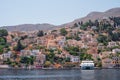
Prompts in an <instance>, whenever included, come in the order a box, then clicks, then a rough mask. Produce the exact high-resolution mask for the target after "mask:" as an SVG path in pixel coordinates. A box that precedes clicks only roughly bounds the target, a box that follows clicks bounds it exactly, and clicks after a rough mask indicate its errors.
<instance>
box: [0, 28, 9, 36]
mask: <svg viewBox="0 0 120 80" xmlns="http://www.w3.org/2000/svg"><path fill="white" fill-rule="evenodd" d="M7 35H8V31H7V30H5V29H0V37H3V36H7Z"/></svg>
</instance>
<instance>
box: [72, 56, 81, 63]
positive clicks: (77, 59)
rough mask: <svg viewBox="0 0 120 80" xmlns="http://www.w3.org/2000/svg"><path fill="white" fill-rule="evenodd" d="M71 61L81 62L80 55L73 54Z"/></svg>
mask: <svg viewBox="0 0 120 80" xmlns="http://www.w3.org/2000/svg"><path fill="white" fill-rule="evenodd" d="M70 61H71V62H80V57H79V56H71V57H70Z"/></svg>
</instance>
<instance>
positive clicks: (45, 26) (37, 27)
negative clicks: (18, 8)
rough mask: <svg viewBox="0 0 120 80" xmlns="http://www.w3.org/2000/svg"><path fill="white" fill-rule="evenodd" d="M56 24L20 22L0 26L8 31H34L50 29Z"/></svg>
mask: <svg viewBox="0 0 120 80" xmlns="http://www.w3.org/2000/svg"><path fill="white" fill-rule="evenodd" d="M55 27H56V26H54V25H51V24H21V25H16V26H4V27H0V28H2V29H7V30H8V31H35V30H44V31H46V30H52V29H54V28H55Z"/></svg>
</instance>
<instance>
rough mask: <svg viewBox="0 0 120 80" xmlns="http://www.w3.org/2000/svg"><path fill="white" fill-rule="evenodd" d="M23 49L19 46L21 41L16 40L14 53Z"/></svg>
mask: <svg viewBox="0 0 120 80" xmlns="http://www.w3.org/2000/svg"><path fill="white" fill-rule="evenodd" d="M24 48H25V47H24V46H23V45H22V44H21V41H20V40H18V43H17V46H16V47H15V48H14V50H16V51H20V50H22V49H24Z"/></svg>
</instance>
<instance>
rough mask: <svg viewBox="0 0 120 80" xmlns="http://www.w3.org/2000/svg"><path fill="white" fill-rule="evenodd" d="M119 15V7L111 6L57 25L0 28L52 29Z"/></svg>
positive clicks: (17, 29) (20, 29)
mask: <svg viewBox="0 0 120 80" xmlns="http://www.w3.org/2000/svg"><path fill="white" fill-rule="evenodd" d="M111 16H114V17H118V16H119V17H120V7H119V8H112V9H110V10H107V11H105V12H91V13H89V14H88V15H87V16H86V17H83V18H79V19H76V20H74V21H72V22H69V23H65V24H62V25H59V26H54V25H51V24H22V25H16V26H4V27H0V28H4V29H7V30H8V31H34V30H44V31H46V30H52V29H55V28H57V27H65V26H73V25H74V23H77V22H80V21H83V22H86V21H88V20H91V21H94V20H96V19H98V20H99V19H103V18H106V17H111Z"/></svg>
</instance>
